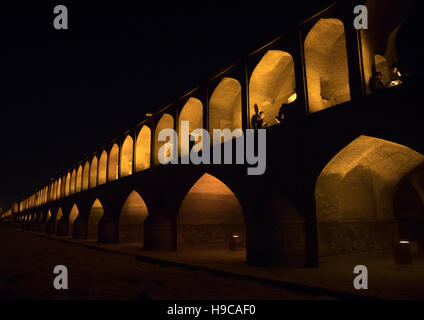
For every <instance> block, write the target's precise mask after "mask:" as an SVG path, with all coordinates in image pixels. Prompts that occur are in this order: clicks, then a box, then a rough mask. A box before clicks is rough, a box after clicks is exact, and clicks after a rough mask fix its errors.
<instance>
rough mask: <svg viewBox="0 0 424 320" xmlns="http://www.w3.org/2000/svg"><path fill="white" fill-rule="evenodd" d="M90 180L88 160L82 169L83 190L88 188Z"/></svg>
mask: <svg viewBox="0 0 424 320" xmlns="http://www.w3.org/2000/svg"><path fill="white" fill-rule="evenodd" d="M89 180H90V162H88V161H86V162H85V164H84V168H83V170H82V190H87V189H88V184H89Z"/></svg>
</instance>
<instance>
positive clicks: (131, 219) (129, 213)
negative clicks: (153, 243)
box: [119, 191, 148, 246]
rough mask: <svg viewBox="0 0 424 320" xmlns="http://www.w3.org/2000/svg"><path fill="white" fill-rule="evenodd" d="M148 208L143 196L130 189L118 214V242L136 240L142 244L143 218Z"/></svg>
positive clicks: (144, 218)
mask: <svg viewBox="0 0 424 320" xmlns="http://www.w3.org/2000/svg"><path fill="white" fill-rule="evenodd" d="M147 216H148V210H147V206H146V203H145V202H144V200H143V198H142V197H141V196H140V195H139V194H138V193H137V192H136V191H132V192H131V193H130V195H129V196H128V198H127V200H126V201H125V203H124V205H123V206H122V209H121V214H120V216H119V242H137V243H141V244H142V246H143V245H144V220H146V218H147Z"/></svg>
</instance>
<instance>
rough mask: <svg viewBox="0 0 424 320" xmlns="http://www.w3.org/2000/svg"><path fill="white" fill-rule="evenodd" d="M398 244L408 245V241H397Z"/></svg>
mask: <svg viewBox="0 0 424 320" xmlns="http://www.w3.org/2000/svg"><path fill="white" fill-rule="evenodd" d="M399 243H402V244H408V243H410V242H409V241H399Z"/></svg>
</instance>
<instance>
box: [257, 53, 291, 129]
mask: <svg viewBox="0 0 424 320" xmlns="http://www.w3.org/2000/svg"><path fill="white" fill-rule="evenodd" d="M295 88H296V79H295V73H294V62H293V57H292V56H291V55H290V54H289V53H287V52H285V51H281V50H268V51H267V52H266V53H265V55H264V56H263V57H262V59H261V60H260V61H259V63H258V64H257V66H256V67H255V69H254V70H253V73H252V75H251V77H250V81H249V110H250V116H251V117H252V116H253V115H254V114H255V108H254V106H255V104H257V105H258V108H259V111H264V112H265V121H266V122H267V123H268V125H274V124H277V122H276V121H275V117H276V116H277V115H278V112H279V110H280V107H281V106H282V104H283V103H290V102H292V101H293V100H292V99H294V97H295V93H296V89H295ZM289 99H290V101H289Z"/></svg>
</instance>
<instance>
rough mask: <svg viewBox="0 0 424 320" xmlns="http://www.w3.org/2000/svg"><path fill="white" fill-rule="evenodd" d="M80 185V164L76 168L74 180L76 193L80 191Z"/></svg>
mask: <svg viewBox="0 0 424 320" xmlns="http://www.w3.org/2000/svg"><path fill="white" fill-rule="evenodd" d="M81 185H82V166H81V165H80V166H79V167H78V170H77V179H76V182H75V191H76V193H78V192H81Z"/></svg>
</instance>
